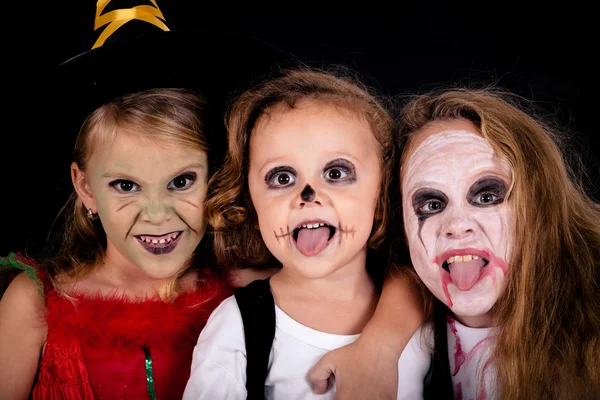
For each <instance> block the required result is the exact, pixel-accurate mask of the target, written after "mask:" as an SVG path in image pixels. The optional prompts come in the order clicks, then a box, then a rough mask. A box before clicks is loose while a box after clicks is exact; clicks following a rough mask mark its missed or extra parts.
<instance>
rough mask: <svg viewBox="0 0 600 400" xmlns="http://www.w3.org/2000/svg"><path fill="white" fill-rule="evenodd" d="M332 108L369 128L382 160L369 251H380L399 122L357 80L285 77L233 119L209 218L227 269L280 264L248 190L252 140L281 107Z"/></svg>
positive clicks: (316, 73) (308, 74) (247, 96)
mask: <svg viewBox="0 0 600 400" xmlns="http://www.w3.org/2000/svg"><path fill="white" fill-rule="evenodd" d="M302 100H311V101H318V102H324V103H331V104H333V105H335V106H338V107H340V108H343V109H346V110H349V111H351V112H353V113H356V114H357V115H358V116H359V117H361V118H364V120H365V121H366V122H367V123H368V125H369V127H370V128H371V131H372V133H373V136H374V138H375V140H376V142H377V145H378V148H379V152H380V155H381V160H382V161H381V167H382V182H381V184H380V190H381V194H380V196H379V200H378V203H377V205H376V216H375V219H376V221H375V224H374V226H373V230H372V233H371V236H370V239H369V242H368V244H369V246H370V247H373V248H374V247H376V246H378V245H379V244H380V243H381V242H382V240H383V238H384V234H385V225H386V222H387V217H388V213H389V199H388V186H389V182H390V181H391V176H392V175H391V171H392V168H391V166H392V162H393V160H394V145H393V131H394V122H393V119H392V118H391V116H390V115H389V113H388V112H387V110H386V108H385V107H384V106H383V105H382V104H381V103H380V101H378V100H377V98H376V97H375V96H374V95H372V94H370V93H369V90H368V89H367V88H366V87H365V86H363V85H361V84H360V83H358V82H357V81H356V80H353V79H350V77H347V76H343V77H342V76H338V75H337V74H335V73H330V72H326V71H321V70H311V69H298V70H292V71H285V73H284V74H283V76H281V77H279V78H276V79H271V80H268V81H266V82H264V83H262V84H260V85H258V86H257V87H255V88H252V89H250V90H248V91H246V92H244V93H243V94H241V95H240V96H239V97H238V98H237V99H236V100H235V102H234V103H233V105H232V106H231V108H230V110H229V112H228V116H227V128H228V136H229V149H228V152H227V156H226V158H225V163H224V165H223V167H222V168H221V169H220V170H219V171H218V172H217V173H216V174H215V176H214V177H213V178H212V179H211V181H210V183H209V200H208V201H207V215H208V219H209V223H210V224H211V225H212V227H213V229H214V231H215V232H214V235H215V237H214V243H215V253H216V257H217V259H218V261H219V263H220V264H221V265H236V264H239V265H240V266H244V267H247V266H257V265H261V264H264V263H267V262H276V261H275V260H274V259H273V257H272V256H271V253H270V252H269V250H268V249H267V247H266V246H265V244H264V242H263V240H262V238H261V236H260V232H259V231H258V230H257V228H256V227H257V225H258V220H257V216H256V211H255V210H254V206H253V205H252V201H251V199H250V193H249V189H248V184H247V179H246V177H247V175H248V162H249V161H248V160H249V148H250V137H251V135H252V132H253V130H254V129H255V125H256V123H257V122H258V121H259V120H260V118H261V117H262V116H263V115H265V114H267V113H268V112H269V111H271V110H273V109H274V108H275V107H287V108H290V109H292V108H294V107H296V104H297V103H298V102H299V101H302Z"/></svg>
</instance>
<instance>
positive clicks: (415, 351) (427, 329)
mask: <svg viewBox="0 0 600 400" xmlns="http://www.w3.org/2000/svg"><path fill="white" fill-rule="evenodd" d="M432 356H433V330H432V327H431V326H430V325H429V324H425V325H423V326H421V327H420V328H419V329H417V331H416V332H415V334H414V335H413V336H412V338H411V339H410V341H409V342H408V344H407V345H406V347H405V348H404V351H403V352H402V355H401V356H400V359H399V360H398V397H397V398H398V399H413V398H423V387H424V386H423V385H424V382H425V378H426V376H427V374H428V373H429V369H430V367H431V361H432V358H433V357H432Z"/></svg>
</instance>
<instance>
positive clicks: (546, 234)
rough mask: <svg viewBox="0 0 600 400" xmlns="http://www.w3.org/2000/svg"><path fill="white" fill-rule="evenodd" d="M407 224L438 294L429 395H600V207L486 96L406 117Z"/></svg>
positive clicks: (551, 153)
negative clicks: (434, 348) (434, 358)
mask: <svg viewBox="0 0 600 400" xmlns="http://www.w3.org/2000/svg"><path fill="white" fill-rule="evenodd" d="M402 121H403V124H404V125H403V136H404V139H405V141H404V146H403V154H402V158H401V168H400V172H401V188H402V206H403V210H404V211H403V214H404V228H405V232H406V237H407V241H408V246H409V248H410V254H411V259H412V262H413V265H414V267H415V269H416V272H417V273H418V274H419V276H420V277H421V279H422V280H423V282H424V283H425V285H427V287H428V288H429V289H430V290H431V292H432V293H433V294H434V295H435V296H436V297H437V299H438V302H437V305H436V312H435V326H436V334H437V335H436V351H437V357H436V363H435V366H434V369H433V378H432V379H433V381H432V391H431V392H430V393H429V394H430V396H431V398H435V399H439V398H444V397H446V398H451V397H452V396H454V398H459V399H460V398H478V399H490V398H503V399H532V398H545V399H597V398H600V357H599V354H600V291H599V289H600V287H599V285H600V265H599V260H600V209H599V207H598V204H595V203H593V202H592V201H591V200H590V199H589V198H588V197H587V196H586V195H585V193H584V191H583V190H582V189H581V187H579V186H578V185H577V184H576V183H575V182H574V180H573V178H572V177H571V176H570V175H569V171H568V169H567V167H566V166H565V161H564V158H563V156H562V155H561V153H560V151H559V147H558V146H557V144H555V143H554V142H553V140H552V137H551V134H550V130H549V129H548V128H547V127H545V126H544V125H543V124H542V123H540V122H538V121H536V120H535V119H533V118H532V117H531V116H530V115H528V114H527V113H525V112H523V111H521V110H520V109H519V108H518V107H517V106H515V105H513V104H512V103H511V101H510V100H507V99H505V98H504V97H503V96H501V95H498V94H496V93H494V92H492V91H490V90H448V91H444V92H441V93H430V94H425V95H421V96H416V97H415V98H414V99H413V100H412V101H411V102H410V103H408V104H407V105H406V107H405V108H404V111H403V114H402Z"/></svg>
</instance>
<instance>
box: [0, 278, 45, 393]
mask: <svg viewBox="0 0 600 400" xmlns="http://www.w3.org/2000/svg"><path fill="white" fill-rule="evenodd" d="M44 311H45V307H44V302H43V300H42V298H41V297H40V295H39V293H38V291H37V287H36V285H35V283H34V281H32V280H31V279H29V278H28V277H27V276H25V275H24V274H23V273H21V274H19V275H18V276H17V277H16V278H15V279H14V280H13V281H12V282H11V284H10V285H9V286H8V289H7V290H6V292H5V293H4V296H3V297H2V300H0V321H2V323H0V399H2V400H4V399H11V400H12V399H27V398H28V397H29V393H30V391H31V388H32V385H33V379H34V378H35V374H36V372H37V368H38V362H39V359H40V354H41V351H42V346H43V345H44V342H45V340H46V329H47V327H46V322H45V320H44Z"/></svg>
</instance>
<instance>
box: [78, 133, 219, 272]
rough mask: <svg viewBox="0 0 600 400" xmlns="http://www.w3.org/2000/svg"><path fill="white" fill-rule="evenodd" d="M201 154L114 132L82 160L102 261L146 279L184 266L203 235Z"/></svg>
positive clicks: (203, 165) (203, 169)
mask: <svg viewBox="0 0 600 400" xmlns="http://www.w3.org/2000/svg"><path fill="white" fill-rule="evenodd" d="M207 172H208V163H207V157H206V154H205V153H204V152H202V151H198V150H193V149H190V148H187V147H182V146H178V145H174V144H173V145H166V146H165V144H164V143H162V144H161V145H157V144H154V143H151V142H149V141H146V140H141V139H139V138H136V137H135V136H131V135H125V134H119V135H117V136H116V138H115V140H114V142H113V143H112V144H111V146H108V147H106V148H103V149H98V150H97V151H96V152H94V153H93V154H92V156H91V158H90V160H89V162H88V163H87V169H86V173H85V174H86V179H87V181H88V183H89V185H90V187H91V192H92V193H93V196H94V200H95V202H96V206H97V209H98V214H99V217H100V221H101V223H102V227H103V228H104V231H105V232H106V236H107V250H106V257H105V262H106V263H113V264H116V265H120V266H122V268H129V269H132V270H137V271H142V272H143V273H144V274H145V275H147V276H148V277H150V278H152V279H167V278H171V277H173V276H174V275H175V274H177V273H178V272H179V271H180V270H181V269H182V268H184V267H185V266H186V265H187V263H188V261H189V260H190V258H191V256H192V254H193V252H194V251H195V249H196V247H197V245H198V243H199V242H200V239H201V238H202V236H203V235H204V230H205V222H204V215H203V207H204V199H205V197H206V189H207Z"/></svg>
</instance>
